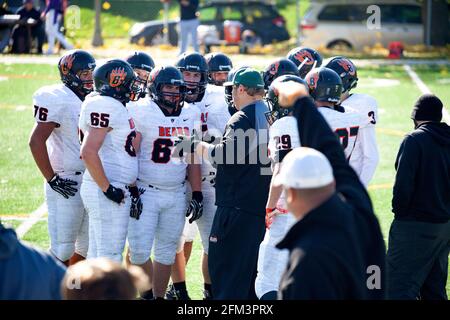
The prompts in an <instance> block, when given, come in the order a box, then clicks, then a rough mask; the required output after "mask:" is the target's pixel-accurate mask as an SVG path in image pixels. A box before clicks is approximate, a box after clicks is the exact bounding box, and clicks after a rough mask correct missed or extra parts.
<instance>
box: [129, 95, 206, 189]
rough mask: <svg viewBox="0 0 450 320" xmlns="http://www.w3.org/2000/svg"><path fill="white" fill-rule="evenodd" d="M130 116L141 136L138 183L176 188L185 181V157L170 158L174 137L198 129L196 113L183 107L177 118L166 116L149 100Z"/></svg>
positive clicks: (131, 112)
mask: <svg viewBox="0 0 450 320" xmlns="http://www.w3.org/2000/svg"><path fill="white" fill-rule="evenodd" d="M129 110H130V114H131V115H132V116H133V118H134V119H135V122H136V128H137V130H138V131H139V132H140V133H141V134H142V140H141V147H140V152H139V155H138V159H139V175H138V179H139V181H140V182H142V183H145V184H149V185H152V186H155V187H160V188H169V189H170V188H179V187H180V186H181V185H182V183H183V182H184V181H185V180H186V168H187V161H186V159H185V157H182V158H179V157H173V156H172V152H173V149H174V142H175V140H176V137H177V136H178V135H188V136H189V135H191V134H192V133H193V131H194V130H196V131H197V130H198V131H199V130H200V125H201V124H200V112H199V111H198V109H197V108H195V107H192V106H190V105H188V104H185V105H184V106H183V108H182V109H181V112H180V114H179V115H178V116H166V115H165V114H164V113H163V111H162V110H161V108H160V107H159V106H158V105H157V104H156V103H155V102H154V101H152V100H151V99H150V98H145V99H142V100H140V101H139V103H138V104H137V105H132V106H131V107H130V109H129Z"/></svg>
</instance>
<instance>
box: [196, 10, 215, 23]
mask: <svg viewBox="0 0 450 320" xmlns="http://www.w3.org/2000/svg"><path fill="white" fill-rule="evenodd" d="M216 16H217V7H205V8H202V9H200V20H201V21H212V20H215V19H216Z"/></svg>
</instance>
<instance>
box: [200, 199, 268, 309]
mask: <svg viewBox="0 0 450 320" xmlns="http://www.w3.org/2000/svg"><path fill="white" fill-rule="evenodd" d="M265 232H266V229H265V224H264V216H263V215H260V216H258V215H254V214H251V213H247V212H243V211H242V210H239V209H234V208H224V207H217V211H216V215H215V216H214V221H213V225H212V228H211V236H210V239H209V251H208V267H209V275H210V277H211V283H212V285H211V286H212V291H213V297H214V299H217V300H229V299H250V300H257V296H256V293H255V279H256V272H257V271H256V266H257V263H258V250H259V244H260V243H261V242H262V240H263V239H264V234H265Z"/></svg>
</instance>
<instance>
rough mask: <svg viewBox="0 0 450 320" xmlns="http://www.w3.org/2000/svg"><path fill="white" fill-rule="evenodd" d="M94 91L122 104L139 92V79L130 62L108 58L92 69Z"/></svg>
mask: <svg viewBox="0 0 450 320" xmlns="http://www.w3.org/2000/svg"><path fill="white" fill-rule="evenodd" d="M94 84H95V91H97V92H99V93H100V94H101V95H105V96H110V97H112V98H114V99H117V100H119V101H120V102H122V103H123V104H126V103H128V102H129V101H130V100H134V98H135V96H136V95H137V94H139V90H140V87H139V81H138V80H137V77H136V74H135V73H134V70H133V68H132V67H131V66H130V64H129V63H128V62H126V61H124V60H120V59H114V60H109V61H107V62H106V63H105V64H103V65H101V66H99V67H97V68H95V70H94Z"/></svg>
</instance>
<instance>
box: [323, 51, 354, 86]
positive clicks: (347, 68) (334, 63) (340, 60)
mask: <svg viewBox="0 0 450 320" xmlns="http://www.w3.org/2000/svg"><path fill="white" fill-rule="evenodd" d="M325 67H327V68H330V69H331V70H334V71H335V72H336V73H337V74H338V75H339V77H341V80H342V86H343V92H347V91H350V90H351V89H353V88H356V85H357V83H358V75H357V72H356V67H355V65H354V64H353V62H352V61H351V60H350V59H348V58H346V57H341V56H337V57H333V58H331V59H330V60H329V61H328V63H327V64H326V65H325Z"/></svg>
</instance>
